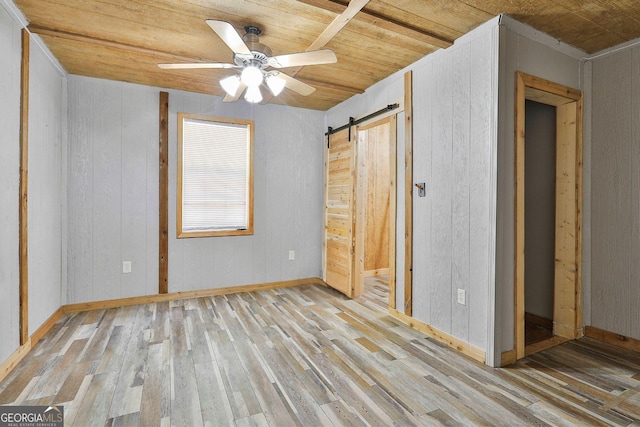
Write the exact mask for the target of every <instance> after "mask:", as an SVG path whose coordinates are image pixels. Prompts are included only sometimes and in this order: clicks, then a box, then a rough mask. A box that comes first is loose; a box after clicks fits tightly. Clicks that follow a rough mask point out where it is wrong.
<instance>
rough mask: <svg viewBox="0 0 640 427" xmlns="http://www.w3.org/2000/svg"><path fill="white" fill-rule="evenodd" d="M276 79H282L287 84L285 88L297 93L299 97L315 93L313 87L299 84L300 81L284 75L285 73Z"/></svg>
mask: <svg viewBox="0 0 640 427" xmlns="http://www.w3.org/2000/svg"><path fill="white" fill-rule="evenodd" d="M278 77H280V78H282V79H284V80H285V81H286V82H287V84H286V85H285V87H288V88H289V89H291V90H294V91H296V92H298V93H299V94H300V95H304V96H307V95H311V94H312V93H313V92H315V91H316V88H315V87H313V86H309V85H308V84H306V83H303V82H301V81H300V80H298V79H296V78H293V77H291V76H288V75H286V74H285V73H280V74H278Z"/></svg>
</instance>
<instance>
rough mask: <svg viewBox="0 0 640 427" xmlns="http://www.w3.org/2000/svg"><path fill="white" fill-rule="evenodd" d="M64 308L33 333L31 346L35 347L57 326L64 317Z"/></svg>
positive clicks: (55, 312)
mask: <svg viewBox="0 0 640 427" xmlns="http://www.w3.org/2000/svg"><path fill="white" fill-rule="evenodd" d="M64 313H65V311H64V306H62V307H60V308H58V309H57V310H56V311H54V312H53V314H52V315H51V316H49V318H48V319H47V320H46V321H45V322H44V323H43V324H42V325H41V326H40V327H39V328H38V329H37V330H36V331H35V332H34V333H33V334H31V345H32V346H34V345H36V344H37V343H38V341H40V340H41V339H42V337H43V336H45V334H46V333H47V332H49V330H50V329H51V328H52V327H53V325H55V324H56V323H57V322H58V320H60V318H61V317H62V316H63V315H64Z"/></svg>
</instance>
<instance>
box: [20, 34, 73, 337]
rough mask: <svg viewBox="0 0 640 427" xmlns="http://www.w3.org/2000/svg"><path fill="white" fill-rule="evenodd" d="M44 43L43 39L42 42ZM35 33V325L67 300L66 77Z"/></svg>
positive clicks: (31, 110)
mask: <svg viewBox="0 0 640 427" xmlns="http://www.w3.org/2000/svg"><path fill="white" fill-rule="evenodd" d="M40 43H41V42H40ZM40 43H39V42H38V40H37V36H32V42H31V49H30V52H31V55H30V56H31V59H30V66H29V68H30V78H29V94H30V96H29V165H28V169H29V191H28V196H29V207H28V211H29V212H28V225H29V304H28V309H29V311H28V314H29V330H28V334H29V335H31V334H33V332H34V331H36V330H37V329H38V328H39V327H40V326H41V325H42V324H43V323H44V322H45V321H46V320H47V319H48V318H49V316H51V315H52V314H53V313H54V312H55V311H56V310H57V309H58V308H59V307H60V306H61V305H63V304H65V303H66V300H65V297H66V295H64V294H65V292H64V291H65V290H66V280H65V278H66V269H67V257H66V255H67V254H66V252H67V249H66V244H65V243H66V220H67V219H66V207H67V193H66V188H67V182H66V169H67V161H66V160H67V158H66V153H67V152H66V148H67V142H66V126H67V107H66V105H67V104H66V99H67V86H66V77H65V76H64V75H63V74H61V73H60V70H58V69H57V68H56V67H55V66H54V64H52V62H51V60H50V59H49V57H48V56H47V55H46V54H45V52H44V51H43V50H42V48H41V46H42V45H41V44H40Z"/></svg>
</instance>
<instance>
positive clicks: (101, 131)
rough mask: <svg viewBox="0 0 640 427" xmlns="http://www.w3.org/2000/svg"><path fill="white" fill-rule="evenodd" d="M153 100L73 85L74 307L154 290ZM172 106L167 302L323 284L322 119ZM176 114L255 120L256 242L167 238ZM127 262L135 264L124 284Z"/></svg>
mask: <svg viewBox="0 0 640 427" xmlns="http://www.w3.org/2000/svg"><path fill="white" fill-rule="evenodd" d="M158 93H159V89H157V88H151V87H145V86H138V85H132V84H126V83H120V82H112V81H106V80H97V79H91V78H85V77H77V76H71V77H70V78H69V123H70V125H69V126H70V128H69V139H70V166H69V169H70V174H71V177H70V188H69V216H70V219H69V224H70V226H69V234H70V238H69V254H70V255H69V256H70V259H73V262H70V271H69V286H70V296H71V298H70V301H69V302H70V303H77V302H85V301H96V300H103V299H110V298H122V297H129V296H138V295H150V294H156V293H157V292H158V227H159V223H158V181H159V176H158V173H159V172H158V170H159V166H158V96H159V95H158ZM169 100H170V101H169V230H170V231H169V289H168V290H169V292H177V291H186V290H195V289H205V288H217V287H226V286H234V285H244V284H253V283H266V282H273V281H278V280H289V279H298V278H303V277H319V276H320V273H321V245H322V243H321V242H322V239H321V236H322V234H321V233H322V188H323V184H322V156H323V154H322V153H323V147H324V143H323V136H322V133H323V129H322V117H323V115H322V113H320V112H317V111H311V110H302V109H296V108H291V107H280V106H273V105H269V106H260V105H259V106H253V105H249V104H247V103H246V102H237V103H233V104H223V103H222V102H221V99H220V98H217V97H213V96H210V95H197V94H192V93H185V92H178V91H171V92H169ZM178 112H187V113H196V114H206V115H214V116H222V117H237V118H247V119H253V120H254V121H255V124H256V139H255V153H254V156H255V157H254V159H255V160H254V161H255V171H254V174H255V189H254V202H255V213H254V218H255V233H254V235H252V236H240V237H214V238H197V239H176V236H175V232H173V231H171V230H174V229H175V227H171V224H175V210H176V168H177V165H176V158H177V155H176V153H177V122H176V120H177V113H178ZM289 250H295V252H296V254H295V255H296V256H295V260H294V261H288V252H289ZM122 261H131V262H132V272H131V273H130V274H123V273H122Z"/></svg>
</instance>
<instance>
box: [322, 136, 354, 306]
mask: <svg viewBox="0 0 640 427" xmlns="http://www.w3.org/2000/svg"><path fill="white" fill-rule="evenodd" d="M348 137H349V130H348V129H346V130H343V131H341V132H337V133H335V134H333V135H330V136H329V147H328V148H327V152H326V155H325V174H326V175H325V197H324V199H325V200H324V237H323V251H324V253H323V255H324V256H323V258H324V266H323V279H324V281H325V282H326V283H327V284H328V285H329V286H331V287H332V288H334V289H336V290H338V291H339V292H342V293H343V294H345V295H346V296H348V297H353V296H354V286H355V281H354V277H353V276H354V275H353V262H354V246H355V242H354V233H353V231H354V219H355V217H354V191H355V167H356V154H355V147H356V144H355V141H349V139H348Z"/></svg>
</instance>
